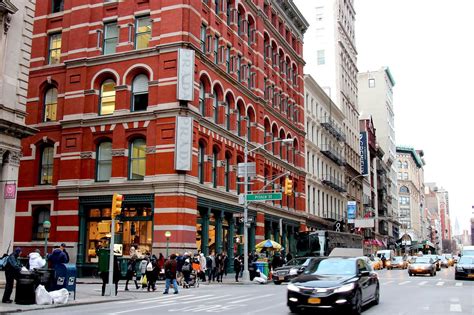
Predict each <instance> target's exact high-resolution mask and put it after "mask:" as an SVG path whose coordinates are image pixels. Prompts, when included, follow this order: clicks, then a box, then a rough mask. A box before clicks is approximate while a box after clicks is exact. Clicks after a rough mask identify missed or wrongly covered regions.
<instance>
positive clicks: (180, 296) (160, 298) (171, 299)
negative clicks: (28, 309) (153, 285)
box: [129, 295, 196, 304]
mask: <svg viewBox="0 0 474 315" xmlns="http://www.w3.org/2000/svg"><path fill="white" fill-rule="evenodd" d="M186 298H191V299H195V298H196V297H193V296H190V295H178V296H169V295H168V296H161V297H158V298H153V299H146V300H140V301H137V303H138V304H146V303H153V302H162V301H175V300H179V299H186ZM129 302H130V301H129Z"/></svg>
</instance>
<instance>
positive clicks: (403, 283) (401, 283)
mask: <svg viewBox="0 0 474 315" xmlns="http://www.w3.org/2000/svg"><path fill="white" fill-rule="evenodd" d="M410 282H411V281H403V282H400V283H399V284H398V285H405V284H407V283H410Z"/></svg>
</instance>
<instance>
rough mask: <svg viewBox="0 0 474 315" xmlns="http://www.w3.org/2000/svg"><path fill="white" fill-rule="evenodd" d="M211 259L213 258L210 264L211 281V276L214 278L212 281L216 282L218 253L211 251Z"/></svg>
mask: <svg viewBox="0 0 474 315" xmlns="http://www.w3.org/2000/svg"><path fill="white" fill-rule="evenodd" d="M209 259H210V260H211V264H210V268H211V272H210V277H209V283H211V278H212V282H215V281H216V277H217V265H216V254H215V252H214V251H211V255H209Z"/></svg>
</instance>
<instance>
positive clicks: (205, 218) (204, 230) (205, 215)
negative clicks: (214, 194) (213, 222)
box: [201, 208, 211, 256]
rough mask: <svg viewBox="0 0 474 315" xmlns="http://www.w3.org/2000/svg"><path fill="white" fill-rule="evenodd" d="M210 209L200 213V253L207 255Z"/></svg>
mask: <svg viewBox="0 0 474 315" xmlns="http://www.w3.org/2000/svg"><path fill="white" fill-rule="evenodd" d="M210 212H211V209H210V208H207V209H205V210H203V211H201V252H202V253H203V254H204V256H207V255H209V214H210Z"/></svg>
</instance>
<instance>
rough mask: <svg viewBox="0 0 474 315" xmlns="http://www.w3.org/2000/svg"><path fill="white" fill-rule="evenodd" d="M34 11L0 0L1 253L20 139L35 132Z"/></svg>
mask: <svg viewBox="0 0 474 315" xmlns="http://www.w3.org/2000/svg"><path fill="white" fill-rule="evenodd" d="M34 10H35V1H34V0H15V1H14V4H13V2H12V1H10V0H0V211H1V212H0V253H4V252H5V251H6V250H7V248H8V246H9V244H10V242H12V247H13V233H14V225H15V204H16V187H17V181H18V166H19V164H20V158H21V139H22V138H24V137H27V136H30V135H32V134H34V132H35V129H33V128H30V127H27V126H26V125H25V115H26V110H25V109H26V108H25V104H26V97H27V96H26V92H27V87H28V68H29V63H30V51H31V39H32V32H33V16H34ZM11 251H12V248H10V252H11Z"/></svg>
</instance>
